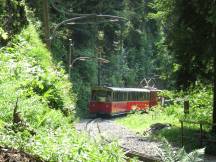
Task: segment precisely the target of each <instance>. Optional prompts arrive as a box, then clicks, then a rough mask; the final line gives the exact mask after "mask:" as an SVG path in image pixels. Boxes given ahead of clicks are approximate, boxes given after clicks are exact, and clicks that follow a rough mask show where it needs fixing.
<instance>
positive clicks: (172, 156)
mask: <svg viewBox="0 0 216 162" xmlns="http://www.w3.org/2000/svg"><path fill="white" fill-rule="evenodd" d="M161 149H162V150H161V152H160V157H161V159H162V161H164V162H201V161H203V160H204V159H203V158H204V152H205V149H199V150H194V151H192V152H190V153H189V154H188V153H186V151H185V150H184V148H181V149H177V150H174V149H173V147H172V146H171V145H170V144H169V143H168V141H167V140H163V143H162V148H161Z"/></svg>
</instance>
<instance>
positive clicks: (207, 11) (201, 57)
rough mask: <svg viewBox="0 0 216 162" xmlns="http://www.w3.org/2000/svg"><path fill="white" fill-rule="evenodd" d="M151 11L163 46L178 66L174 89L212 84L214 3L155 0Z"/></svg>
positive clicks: (175, 72) (151, 16)
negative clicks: (158, 28)
mask: <svg viewBox="0 0 216 162" xmlns="http://www.w3.org/2000/svg"><path fill="white" fill-rule="evenodd" d="M151 8H153V9H154V10H155V12H154V13H151V14H149V17H150V18H153V19H156V20H158V22H159V23H160V26H161V27H162V28H163V31H164V33H165V34H164V39H165V42H164V45H166V47H168V48H167V49H168V51H167V52H168V54H169V55H171V56H172V57H173V58H174V60H175V63H176V65H178V68H176V69H175V71H173V73H174V74H175V75H174V76H175V77H174V78H175V80H176V81H177V82H176V83H177V86H178V87H179V88H188V87H190V85H191V84H194V83H195V82H196V81H202V82H206V81H212V79H213V78H212V76H213V61H212V58H213V56H214V55H212V53H215V51H214V49H215V43H214V40H215V22H216V20H215V19H212V17H214V15H215V2H213V1H211V0H209V1H208V0H207V1H193V2H189V1H177V0H154V1H153V3H151ZM210 19H211V20H210ZM209 20H210V21H209ZM160 46H161V45H160ZM197 69H199V70H198V71H197Z"/></svg>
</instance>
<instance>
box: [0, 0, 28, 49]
mask: <svg viewBox="0 0 216 162" xmlns="http://www.w3.org/2000/svg"><path fill="white" fill-rule="evenodd" d="M27 24H28V21H27V16H26V8H25V3H24V1H22V0H19V1H17V0H10V1H7V0H1V1H0V41H1V43H0V47H1V46H2V45H3V43H4V44H5V43H6V42H7V41H8V40H9V39H11V38H12V37H13V36H14V34H17V33H19V32H20V31H21V30H22V28H23V27H24V26H26V25H27Z"/></svg>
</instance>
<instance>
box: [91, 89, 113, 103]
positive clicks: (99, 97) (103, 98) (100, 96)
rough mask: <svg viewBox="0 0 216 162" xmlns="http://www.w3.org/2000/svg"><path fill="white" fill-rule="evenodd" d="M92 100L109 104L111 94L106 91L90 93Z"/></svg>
mask: <svg viewBox="0 0 216 162" xmlns="http://www.w3.org/2000/svg"><path fill="white" fill-rule="evenodd" d="M92 100H93V101H98V102H110V101H111V92H108V91H92Z"/></svg>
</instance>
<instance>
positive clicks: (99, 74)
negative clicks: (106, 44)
mask: <svg viewBox="0 0 216 162" xmlns="http://www.w3.org/2000/svg"><path fill="white" fill-rule="evenodd" d="M98 58H100V51H99V56H98ZM100 80H101V62H100V60H98V86H100V85H101V83H100Z"/></svg>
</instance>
